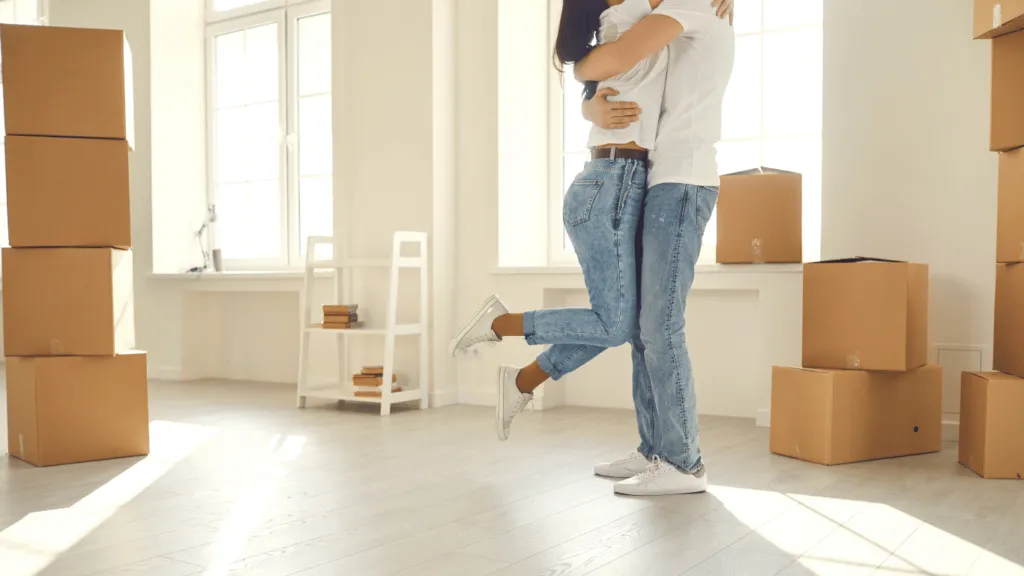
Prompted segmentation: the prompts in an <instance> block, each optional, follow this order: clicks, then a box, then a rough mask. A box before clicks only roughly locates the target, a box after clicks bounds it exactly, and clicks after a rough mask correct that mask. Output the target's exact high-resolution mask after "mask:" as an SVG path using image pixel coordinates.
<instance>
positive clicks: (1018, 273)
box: [960, 0, 1024, 479]
mask: <svg viewBox="0 0 1024 576" xmlns="http://www.w3.org/2000/svg"><path fill="white" fill-rule="evenodd" d="M1022 30H1024V0H975V3H974V32H975V37H976V38H983V39H992V119H991V141H990V144H989V148H990V149H991V150H992V151H993V152H998V153H999V190H998V198H999V200H998V215H997V223H996V294H995V297H996V305H995V332H994V335H993V354H992V367H993V369H995V370H996V372H965V373H964V374H963V375H962V376H961V382H960V462H961V463H962V464H963V465H964V466H966V467H968V468H970V469H971V470H973V471H975V472H976V473H977V474H979V475H980V476H982V477H985V478H1017V479H1019V478H1021V477H1022V476H1024V420H1021V418H1020V414H1021V413H1024V378H1022V377H1024V107H1022V106H1021V102H1022V101H1024V74H1021V70H1022V69H1024V31H1022Z"/></svg>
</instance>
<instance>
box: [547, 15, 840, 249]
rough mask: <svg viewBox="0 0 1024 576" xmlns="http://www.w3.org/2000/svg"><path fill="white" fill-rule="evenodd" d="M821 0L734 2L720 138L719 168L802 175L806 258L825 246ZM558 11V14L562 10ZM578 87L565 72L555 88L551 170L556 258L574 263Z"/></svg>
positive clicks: (580, 126) (710, 242)
mask: <svg viewBox="0 0 1024 576" xmlns="http://www.w3.org/2000/svg"><path fill="white" fill-rule="evenodd" d="M552 1H553V2H554V3H557V2H558V1H559V0H552ZM822 4H823V0H737V1H736V20H735V26H734V27H735V31H736V63H735V68H734V69H733V74H732V79H731V81H730V83H729V88H728V91H727V93H726V96H725V103H724V108H723V114H722V141H721V143H720V144H719V145H718V167H719V172H720V173H722V174H728V173H731V172H737V171H740V170H746V169H750V168H756V167H758V166H767V167H771V168H779V169H783V170H791V171H794V172H800V173H802V174H803V211H804V214H803V239H804V259H805V260H816V259H818V258H819V256H820V252H821V110H822V51H823V47H822V29H823V23H822V10H823V9H822ZM553 14H554V15H555V16H554V17H555V18H556V19H557V17H558V12H553ZM581 91H582V86H580V85H579V84H578V83H577V82H575V81H574V80H573V79H572V74H571V72H570V71H567V72H566V75H565V79H564V89H563V90H561V91H560V93H559V94H558V97H559V98H560V101H559V102H558V107H559V110H558V112H561V114H560V116H561V118H562V119H561V121H560V122H558V123H556V124H555V125H554V129H555V130H557V131H560V132H561V137H560V138H554V139H553V141H558V142H561V144H562V146H561V149H560V150H559V151H560V157H557V158H555V160H554V162H553V163H552V164H553V171H560V172H561V177H560V178H558V179H557V181H558V183H559V184H561V188H560V189H558V190H553V191H552V196H553V200H552V207H553V209H552V215H553V218H557V219H558V226H557V230H559V231H562V235H561V236H562V237H560V238H557V239H552V240H553V241H552V242H551V245H552V250H551V259H552V262H553V263H556V264H557V263H566V262H575V254H573V253H572V247H571V246H570V244H569V242H568V239H567V238H565V237H564V230H563V228H562V226H561V201H560V199H561V195H562V194H564V193H565V190H566V189H567V188H568V186H569V184H570V183H571V182H572V179H573V177H574V176H575V175H576V173H578V172H579V171H580V170H581V169H582V166H583V163H584V162H585V160H586V157H587V151H586V139H587V134H588V131H589V130H590V124H589V123H587V122H586V121H584V120H583V118H582V117H581V115H580V93H581ZM552 116H553V117H554V116H555V114H553V115H552ZM552 180H553V183H554V181H555V179H554V178H553V179H552ZM553 185H554V184H553ZM556 195H557V209H556V208H555V202H556V200H555V197H556ZM716 228H717V226H716V224H715V216H712V218H711V221H710V222H709V223H708V227H707V230H706V232H705V235H704V250H703V251H702V252H701V256H700V261H701V262H702V263H711V262H714V260H715V253H714V245H715V242H716V234H717V230H716ZM552 229H556V228H555V227H554V224H553V225H552Z"/></svg>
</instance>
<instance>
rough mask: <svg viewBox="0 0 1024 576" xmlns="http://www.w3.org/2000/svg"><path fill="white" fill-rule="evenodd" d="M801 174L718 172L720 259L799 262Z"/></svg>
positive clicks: (766, 170)
mask: <svg viewBox="0 0 1024 576" xmlns="http://www.w3.org/2000/svg"><path fill="white" fill-rule="evenodd" d="M802 194H803V177H802V176H801V175H800V174H796V173H794V172H785V171H783V170H776V169H773V168H758V169H755V170H749V171H746V172H737V173H735V174H729V175H727V176H723V177H722V185H721V188H720V190H719V194H718V245H717V247H716V251H717V254H718V256H717V260H718V263H719V264H762V263H776V264H781V263H799V262H803V204H802Z"/></svg>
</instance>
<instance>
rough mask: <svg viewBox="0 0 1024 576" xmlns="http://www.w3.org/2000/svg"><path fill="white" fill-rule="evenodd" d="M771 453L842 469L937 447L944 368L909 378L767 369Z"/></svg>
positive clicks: (907, 375)
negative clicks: (770, 378)
mask: <svg viewBox="0 0 1024 576" xmlns="http://www.w3.org/2000/svg"><path fill="white" fill-rule="evenodd" d="M771 406H772V408H771V410H772V411H771V431H770V437H771V438H770V447H771V451H772V452H773V453H775V454H781V455H783V456H790V457H793V458H799V459H801V460H807V461H808V462H816V463H818V464H827V465H832V464H847V463H850V462H861V461H864V460H877V459H879V458H894V457H897V456H910V455H912V454H925V453H928V452H938V451H939V450H940V449H941V448H942V368H941V367H939V366H925V367H922V368H918V369H916V370H911V371H909V372H865V371H861V370H813V369H808V368H780V367H777V366H776V367H774V368H772V403H771Z"/></svg>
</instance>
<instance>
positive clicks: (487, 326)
mask: <svg viewBox="0 0 1024 576" xmlns="http://www.w3.org/2000/svg"><path fill="white" fill-rule="evenodd" d="M502 314H508V308H506V307H505V303H504V302H502V301H501V298H498V296H497V295H491V296H488V297H487V300H484V304H483V306H481V307H480V310H479V311H477V313H476V314H475V315H474V316H473V319H472V320H470V321H469V323H467V324H466V325H465V326H463V327H462V330H459V332H458V333H457V334H455V337H454V338H452V341H451V343H450V344H449V345H448V353H449V354H451V355H452V356H455V353H456V352H459V351H463V350H469V349H470V348H472V347H474V346H476V345H477V344H484V343H486V342H501V336H498V335H497V334H495V333H494V330H492V329H491V324H492V323H493V322H494V319H495V318H497V317H498V316H501V315H502Z"/></svg>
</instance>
